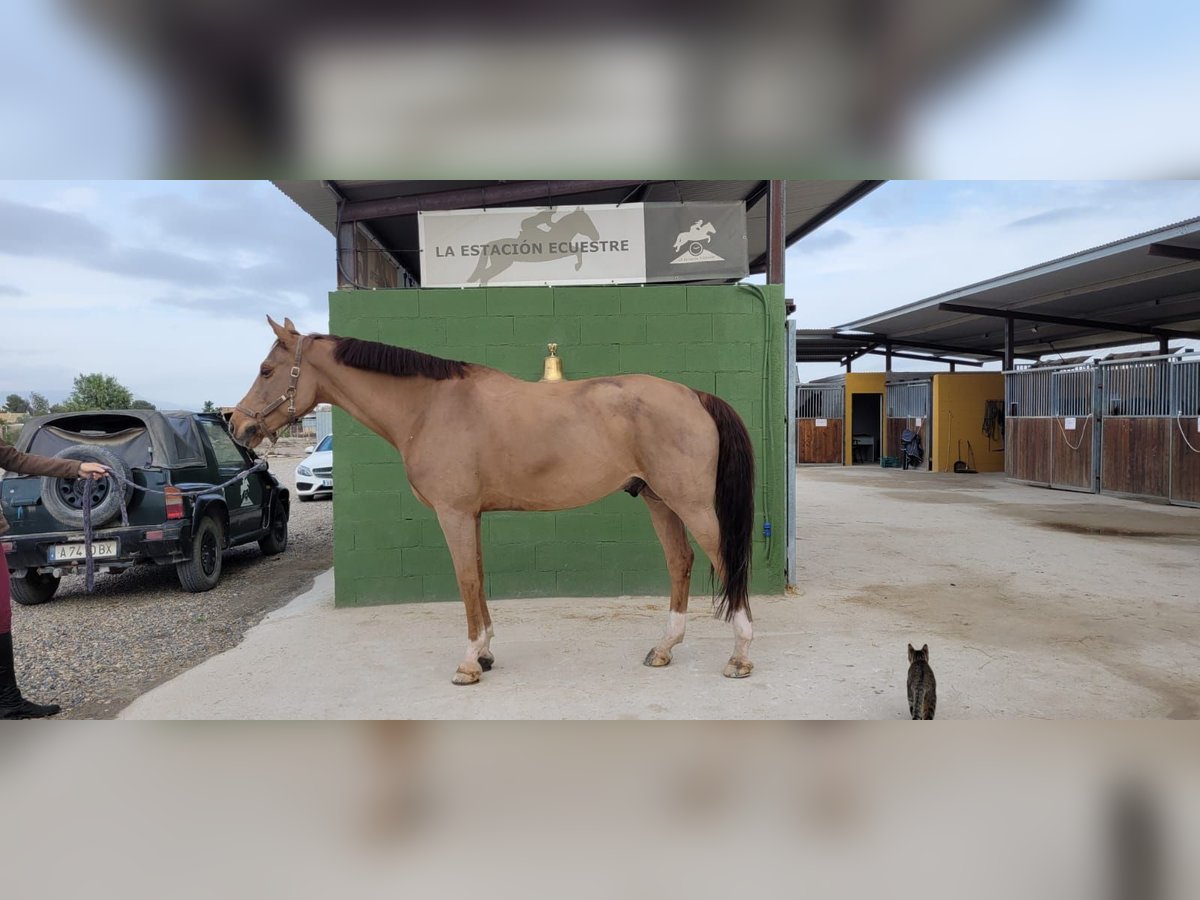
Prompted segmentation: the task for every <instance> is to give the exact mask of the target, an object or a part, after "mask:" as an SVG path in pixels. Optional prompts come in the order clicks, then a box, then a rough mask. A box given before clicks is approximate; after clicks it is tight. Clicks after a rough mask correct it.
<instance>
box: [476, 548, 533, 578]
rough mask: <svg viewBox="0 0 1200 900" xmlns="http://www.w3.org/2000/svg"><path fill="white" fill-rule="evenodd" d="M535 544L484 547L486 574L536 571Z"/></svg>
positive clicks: (484, 569)
mask: <svg viewBox="0 0 1200 900" xmlns="http://www.w3.org/2000/svg"><path fill="white" fill-rule="evenodd" d="M533 566H534V559H533V544H503V545H498V546H496V547H490V548H489V547H486V546H485V547H484V550H483V571H484V573H486V574H494V573H497V572H532V571H534V567H533Z"/></svg>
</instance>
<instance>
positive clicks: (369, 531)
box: [342, 519, 421, 550]
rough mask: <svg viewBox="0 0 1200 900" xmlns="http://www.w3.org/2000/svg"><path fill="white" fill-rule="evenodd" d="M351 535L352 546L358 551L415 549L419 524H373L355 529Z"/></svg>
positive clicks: (410, 521) (408, 521)
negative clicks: (352, 538)
mask: <svg viewBox="0 0 1200 900" xmlns="http://www.w3.org/2000/svg"><path fill="white" fill-rule="evenodd" d="M342 530H343V531H347V530H348V529H342ZM353 533H354V546H355V547H356V548H357V549H360V550H385V549H386V550H391V549H399V548H401V547H416V546H418V545H420V543H421V523H420V522H414V521H413V520H412V519H397V520H396V521H394V522H379V523H374V524H372V525H371V527H369V528H359V529H355V530H354V532H353Z"/></svg>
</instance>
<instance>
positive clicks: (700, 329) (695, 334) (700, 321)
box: [646, 313, 713, 344]
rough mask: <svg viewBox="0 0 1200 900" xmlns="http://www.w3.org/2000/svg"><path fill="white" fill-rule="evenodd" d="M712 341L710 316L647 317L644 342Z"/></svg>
mask: <svg viewBox="0 0 1200 900" xmlns="http://www.w3.org/2000/svg"><path fill="white" fill-rule="evenodd" d="M712 339H713V330H712V316H710V315H707V314H704V313H688V314H687V315H683V316H647V317H646V342H647V343H650V344H656V343H669V342H672V341H682V342H685V343H695V342H706V343H707V342H709V341H711V340H712Z"/></svg>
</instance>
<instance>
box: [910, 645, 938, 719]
mask: <svg viewBox="0 0 1200 900" xmlns="http://www.w3.org/2000/svg"><path fill="white" fill-rule="evenodd" d="M936 706H937V680H936V679H934V677H933V669H931V668H929V645H928V644H926V645H925V646H924V647H922V648H921V649H920V650H914V649H913V645H912V644H909V645H908V711H909V712H910V713H912V717H913V718H914V719H932V718H933V711H934V708H935V707H936Z"/></svg>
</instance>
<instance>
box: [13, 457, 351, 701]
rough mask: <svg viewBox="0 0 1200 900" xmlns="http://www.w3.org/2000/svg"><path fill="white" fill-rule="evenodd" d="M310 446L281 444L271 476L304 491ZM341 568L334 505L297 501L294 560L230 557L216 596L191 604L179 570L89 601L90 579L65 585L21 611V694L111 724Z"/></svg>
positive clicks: (244, 553)
mask: <svg viewBox="0 0 1200 900" xmlns="http://www.w3.org/2000/svg"><path fill="white" fill-rule="evenodd" d="M304 446H305V443H304V442H301V441H287V440H281V441H280V442H279V444H278V445H277V446H276V448H275V450H274V451H273V452H272V454H271V455H270V457H269V458H270V462H271V471H272V472H273V473H274V474H275V477H276V478H278V479H279V480H280V481H281V482H282V483H283V484H285V485H286V486H287V487H289V488H291V489H293V491H294V487H295V484H294V482H295V475H296V471H295V470H296V465H297V464H298V463H299V461H300V460H301V459H302V458H303V457H304V452H303V450H304ZM331 565H333V503H332V502H331V501H329V500H314V501H311V502H307V503H302V502H300V501H299V500H297V498H296V496H295V494H294V492H293V495H292V507H291V518H290V521H289V537H288V548H287V550H286V551H285V552H284V553H282V554H280V555H279V556H275V557H264V556H263V555H262V551H260V550H259V549H258V544H257V543H253V544H248V545H245V546H242V547H237V548H234V549H233V550H229V551H227V552H226V554H225V562H224V573H223V574H222V576H221V581H220V583H218V584H217V586H216V587H215V588H213V589H212V590H211V591H208V592H207V593H203V594H189V593H187V592H186V591H184V590H183V589H182V588H181V587H180V586H179V580H178V578H177V577H176V575H175V567H174V566H138V567H136V568H134V569H130V570H129V571H127V572H125V573H124V574H121V575H97V576H96V590H95V592H94V593H93V594H88V593H87V592H86V590H85V589H84V586H83V577H82V576H73V577H69V578H65V579H63V582H62V585H61V586H60V587H59V590H58V594H57V595H56V596H55V598H54V600H52V601H51V602H49V603H46V604H44V605H42V606H31V607H24V606H20V605H19V604H16V603H14V604H13V641H14V645H15V650H16V654H15V655H16V662H17V675H18V684H20V686H21V691H22V692H23V693H24V694H25V696H27V697H29V698H30V699H31V700H35V701H37V702H39V703H47V702H54V703H59V704H61V705H62V707H63V712H62V717H63V718H70V719H108V718H112V717H113V716H114V715H115V714H116V713H117V712H118V711H119V710H121V709H122V708H123V707H124V706H126V705H127V704H128V703H130V702H131V701H132V700H133V699H134V698H136V697H138V696H140V695H141V694H143V693H145V692H146V691H148V690H150V689H151V688H152V687H155V686H156V685H159V684H161V683H162V682H164V681H167V680H169V679H171V678H174V677H175V676H176V675H178V674H179V673H181V672H183V671H185V670H187V669H190V668H191V667H192V666H195V665H197V664H198V663H201V662H203V661H204V660H206V659H208V658H209V657H210V656H214V655H215V654H217V653H221V652H223V651H225V650H228V649H229V648H230V647H233V646H234V645H236V644H237V643H238V642H239V641H241V639H242V635H243V634H245V632H246V630H247V629H249V628H251V627H253V626H254V625H256V624H257V623H258V622H259V621H260V620H261V619H262V617H263V616H264V615H266V614H267V613H269V612H270V611H271V610H274V609H278V608H279V607H280V606H283V605H284V604H285V603H287V602H288V601H289V600H291V599H292V598H293V597H295V596H297V595H298V594H300V593H303V592H304V591H305V590H307V589H308V588H309V587H310V586H311V584H312V581H313V578H315V577H316V575H317V574H318V573H319V572H322V571H324V570H325V569H327V568H329V567H330V566H331Z"/></svg>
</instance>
